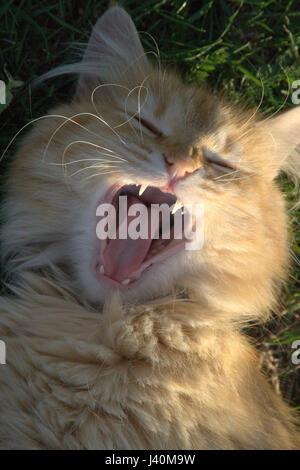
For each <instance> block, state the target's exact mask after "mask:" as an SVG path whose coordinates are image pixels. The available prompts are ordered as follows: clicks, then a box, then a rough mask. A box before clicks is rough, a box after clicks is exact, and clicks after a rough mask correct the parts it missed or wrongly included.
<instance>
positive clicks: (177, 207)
mask: <svg viewBox="0 0 300 470" xmlns="http://www.w3.org/2000/svg"><path fill="white" fill-rule="evenodd" d="M180 207H182V203H181V202H179V201H176V202H175V204H174V207H173V209H172V214H175V212H176V211H177V210H178V209H180Z"/></svg>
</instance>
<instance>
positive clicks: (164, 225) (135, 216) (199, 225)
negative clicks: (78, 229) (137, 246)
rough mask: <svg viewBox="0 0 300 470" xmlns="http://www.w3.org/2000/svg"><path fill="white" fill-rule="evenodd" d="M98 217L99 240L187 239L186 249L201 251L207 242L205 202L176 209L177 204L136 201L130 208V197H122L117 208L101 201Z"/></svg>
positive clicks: (97, 232) (97, 230)
mask: <svg viewBox="0 0 300 470" xmlns="http://www.w3.org/2000/svg"><path fill="white" fill-rule="evenodd" d="M96 216H97V217H101V220H100V221H99V222H98V224H97V227H96V234H97V238H98V239H99V240H106V239H112V240H115V239H116V238H118V239H120V240H126V239H131V240H138V239H142V240H146V239H150V238H151V239H153V240H158V239H162V240H184V241H185V249H186V250H200V249H201V248H202V247H203V244H204V204H203V203H200V204H196V205H194V204H186V205H185V206H184V208H183V207H182V208H178V209H177V210H176V203H175V205H173V206H169V205H168V204H166V203H163V204H151V205H150V207H147V206H146V205H145V204H142V203H134V204H132V205H130V207H129V208H128V203H127V196H120V197H119V205H118V210H116V208H115V206H114V205H113V204H109V203H105V204H100V205H99V206H98V207H97V211H96Z"/></svg>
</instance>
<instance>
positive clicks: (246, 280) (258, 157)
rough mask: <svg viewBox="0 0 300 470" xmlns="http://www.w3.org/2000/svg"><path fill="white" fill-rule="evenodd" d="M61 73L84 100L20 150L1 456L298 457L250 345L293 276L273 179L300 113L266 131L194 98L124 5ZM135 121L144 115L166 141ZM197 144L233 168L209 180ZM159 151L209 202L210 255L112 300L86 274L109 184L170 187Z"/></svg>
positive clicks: (293, 139)
mask: <svg viewBox="0 0 300 470" xmlns="http://www.w3.org/2000/svg"><path fill="white" fill-rule="evenodd" d="M63 72H64V73H65V72H66V73H69V72H76V73H79V74H80V79H79V84H78V88H77V92H76V96H75V98H74V100H73V101H72V102H71V103H70V104H66V105H63V106H61V107H59V108H57V109H56V110H54V111H53V112H52V113H50V115H49V116H48V117H45V118H43V119H41V120H39V122H38V123H37V124H36V125H35V128H34V129H33V130H32V131H31V132H30V133H29V134H28V135H27V137H26V138H25V139H24V141H23V144H22V145H21V146H20V149H19V151H18V153H17V155H16V158H15V160H14V161H13V163H12V165H11V169H10V173H9V178H8V182H7V197H6V200H5V203H4V205H3V208H2V215H3V218H4V220H5V223H4V225H3V228H2V230H1V242H2V251H1V253H2V262H3V266H4V267H5V271H6V274H7V279H8V281H7V288H8V293H7V294H6V295H5V296H2V297H1V298H0V339H1V340H4V341H5V342H6V345H7V364H6V365H3V366H0V404H1V405H0V447H1V448H4V449H7V448H9V449H16V448H22V449H29V448H30V449H31V448H34V449H280V448H284V449H295V448H297V447H300V446H299V438H298V433H297V431H296V427H295V426H294V424H293V421H294V419H295V417H294V416H292V413H291V411H290V410H289V409H288V407H287V406H286V405H285V404H284V403H283V402H282V401H281V399H279V398H278V397H277V396H276V394H275V393H274V392H273V391H272V389H271V387H270V386H269V385H268V384H267V382H266V380H265V378H264V377H263V376H262V374H261V372H260V371H259V368H258V354H257V352H256V351H255V350H254V348H253V347H252V346H250V344H249V343H248V341H247V339H246V338H245V337H244V336H243V334H242V333H241V329H242V327H243V326H244V325H245V323H246V322H247V321H248V320H265V319H266V318H268V316H269V314H270V310H271V308H273V309H276V300H277V297H278V293H279V291H280V286H281V285H282V283H283V282H284V281H285V279H286V277H287V273H288V269H289V240H288V230H287V226H288V218H287V214H286V209H285V204H284V200H283V197H282V195H281V193H280V191H279V190H278V188H277V185H276V182H275V181H274V178H275V177H276V175H278V173H279V172H280V169H281V168H285V167H286V166H287V157H288V156H289V155H290V153H291V152H292V150H293V149H294V147H295V146H296V145H297V143H298V137H299V131H298V130H299V127H300V111H299V108H297V109H295V110H292V111H290V112H289V113H292V114H289V113H284V114H282V115H280V116H278V117H276V118H275V119H269V120H262V119H257V118H256V116H255V113H253V112H245V111H241V110H238V109H236V108H233V107H232V106H230V105H228V104H227V103H225V102H224V100H218V99H216V98H214V97H213V96H212V95H211V94H210V93H209V92H207V90H205V89H203V88H198V87H196V86H187V85H185V84H183V83H182V81H181V79H180V78H179V77H178V75H177V74H176V73H175V72H172V71H167V70H162V69H161V68H160V67H155V66H153V65H152V64H151V63H150V62H149V61H148V60H147V59H146V55H145V54H144V52H143V49H142V46H141V44H140V42H139V39H138V36H137V34H136V31H135V28H134V25H133V23H132V21H131V20H130V18H129V17H128V15H127V14H126V13H125V12H124V10H122V9H120V8H117V7H114V8H111V9H110V10H109V11H108V12H107V13H106V14H105V15H104V16H103V17H102V18H100V20H99V22H98V23H97V25H96V26H95V28H94V31H93V33H92V36H91V40H90V43H89V46H88V48H87V51H86V53H85V56H84V58H83V60H82V61H81V62H80V63H79V64H75V65H72V66H67V67H64V68H62V69H60V70H58V71H55V72H53V73H51V74H49V75H52V76H54V75H55V74H60V73H63ZM97 87H98V91H99V90H100V91H101V94H100V95H98V94H97V93H96V92H95V93H93V92H94V91H96V89H97ZM139 91H140V95H139V94H138V92H139ZM135 92H137V93H135ZM139 98H141V101H140V100H139ZM141 103H144V104H143V106H140V105H141ZM125 111H126V112H125ZM128 113H131V114H132V113H133V114H134V113H142V115H143V113H145V114H144V115H145V116H146V117H147V119H151V121H152V122H153V123H154V124H155V126H158V127H159V129H160V130H162V132H163V137H161V138H160V137H159V138H157V137H155V136H152V135H151V133H150V134H149V133H147V131H145V132H142V130H141V128H140V127H139V125H138V124H137V123H136V122H135V121H134V120H132V119H131V120H130V119H129V120H128ZM203 147H207V148H209V149H211V150H213V151H214V152H217V153H219V154H220V155H222V157H223V158H225V159H227V160H228V161H229V162H231V163H232V164H234V165H236V166H237V168H238V171H237V172H236V173H234V174H231V175H229V176H230V177H228V176H227V177H226V178H225V177H224V175H223V176H222V175H220V174H218V173H216V171H215V170H214V169H213V168H212V167H210V166H209V165H207V164H206V163H205V161H204V158H203V152H202V149H203ZM105 149H106V150H105ZM107 149H108V150H107ZM163 154H167V155H168V156H171V157H172V158H173V159H174V161H179V160H180V161H181V160H186V161H188V160H189V161H193V164H194V166H195V170H197V172H196V173H195V174H193V175H192V176H190V177H188V178H187V179H186V180H184V181H182V182H181V183H180V184H178V187H176V194H177V195H178V197H180V199H181V200H182V201H183V202H184V203H190V202H197V201H199V200H201V201H204V203H205V220H204V223H205V244H204V247H203V249H202V250H200V251H199V252H182V253H180V254H179V255H178V256H177V255H176V256H175V255H174V256H173V257H171V258H169V259H168V260H166V261H165V262H164V263H161V264H160V265H157V266H156V270H154V269H153V270H149V272H148V273H145V274H144V278H143V280H142V282H141V283H140V284H137V285H136V287H134V286H133V287H132V288H131V289H128V290H124V291H122V292H121V293H116V292H112V291H111V290H108V289H107V288H105V286H103V285H102V284H101V283H100V282H99V280H98V279H97V278H96V277H95V275H94V273H93V271H92V269H91V264H92V262H93V261H94V260H95V259H97V256H98V249H97V245H96V234H95V227H96V218H95V209H96V207H97V203H98V202H99V200H100V199H101V197H103V194H104V193H105V191H106V190H107V189H108V188H109V187H110V186H111V185H112V184H114V183H115V182H121V183H122V184H132V183H136V182H138V183H139V184H141V183H147V184H152V185H156V186H160V187H162V186H163V185H164V184H166V181H167V178H168V175H167V173H166V168H165V164H164V158H163ZM112 155H113V156H114V157H113V156H112ZM118 156H121V157H122V158H124V160H125V161H124V162H123V163H122V164H121V163H120V160H118ZM100 157H101V159H102V160H101V161H102V163H101V165H102V166H101V165H99V161H100V160H99V158H100ZM113 158H115V160H114V163H111V162H110V163H108V161H111V160H112V159H113ZM89 159H93V160H89ZM95 159H98V160H95ZM103 159H104V161H106V163H107V164H109V165H112V166H105V164H103ZM91 161H92V162H95V161H96V162H97V161H98V167H97V168H96V169H95V167H94V166H93V163H90V162H91ZM103 165H104V166H103ZM112 167H113V171H110V172H109V171H108V170H111V168H112Z"/></svg>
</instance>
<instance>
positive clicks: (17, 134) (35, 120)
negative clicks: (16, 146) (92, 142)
mask: <svg viewBox="0 0 300 470" xmlns="http://www.w3.org/2000/svg"><path fill="white" fill-rule="evenodd" d="M48 118H61V119H67V120H68V119H69V118H68V117H67V116H64V115H61V114H46V115H44V116H40V117H38V118H35V119H32V120H31V121H30V122H27V124H25V125H24V126H22V127H21V129H19V130H18V132H17V133H16V134H15V135H14V137H13V138H12V139H11V140H10V141H9V143H8V145H7V146H6V147H5V149H4V151H3V153H2V155H1V157H0V161H1V160H2V159H3V158H4V156H5V154H6V152H7V150H8V149H9V148H10V147H11V145H12V144H13V143H14V141H15V140H16V138H17V137H18V136H19V134H20V133H21V132H22V131H23V130H24V129H26V128H27V127H28V126H30V125H31V124H34V123H35V122H37V121H40V120H41V119H48ZM70 121H71V122H73V123H74V124H77V125H78V126H80V127H82V128H83V129H85V130H87V131H88V132H90V133H91V134H94V135H95V136H97V137H98V135H97V134H96V133H95V132H92V131H91V130H90V129H88V128H87V127H85V126H82V125H81V124H79V123H78V122H76V121H72V119H71V120H70Z"/></svg>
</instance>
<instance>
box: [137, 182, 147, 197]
mask: <svg viewBox="0 0 300 470" xmlns="http://www.w3.org/2000/svg"><path fill="white" fill-rule="evenodd" d="M147 187H148V185H147V184H141V187H140V190H139V196H141V195H142V194H143V192H144V191H146V189H147Z"/></svg>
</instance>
